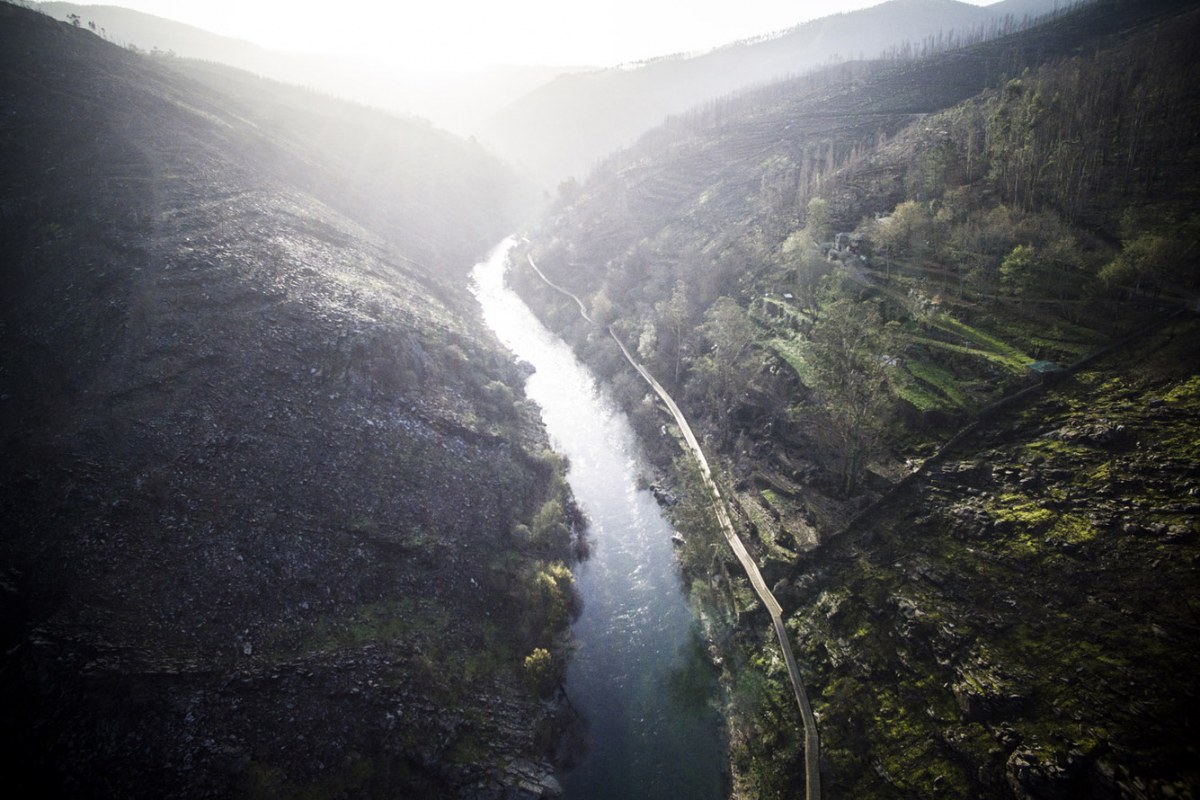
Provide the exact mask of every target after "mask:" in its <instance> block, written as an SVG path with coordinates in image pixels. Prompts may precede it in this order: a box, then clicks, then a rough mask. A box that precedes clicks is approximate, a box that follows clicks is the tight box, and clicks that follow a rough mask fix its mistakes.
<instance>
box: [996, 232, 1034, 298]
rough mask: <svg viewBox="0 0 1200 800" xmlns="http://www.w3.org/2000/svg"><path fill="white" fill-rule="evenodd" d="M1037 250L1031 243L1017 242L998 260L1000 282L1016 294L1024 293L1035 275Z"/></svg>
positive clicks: (1031, 283)
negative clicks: (1001, 259)
mask: <svg viewBox="0 0 1200 800" xmlns="http://www.w3.org/2000/svg"><path fill="white" fill-rule="evenodd" d="M1036 266H1037V251H1036V250H1035V249H1034V248H1033V246H1032V245H1028V244H1019V245H1017V246H1016V247H1014V248H1013V249H1012V252H1010V253H1009V254H1008V255H1006V256H1005V257H1004V260H1003V261H1001V262H1000V283H1001V285H1002V286H1004V287H1005V288H1006V289H1008V290H1009V291H1010V292H1012V293H1013V294H1016V295H1022V294H1026V293H1027V292H1028V291H1029V289H1030V288H1031V287H1032V285H1033V281H1034V278H1035V276H1036Z"/></svg>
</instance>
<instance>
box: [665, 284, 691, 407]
mask: <svg viewBox="0 0 1200 800" xmlns="http://www.w3.org/2000/svg"><path fill="white" fill-rule="evenodd" d="M657 310H658V314H659V316H660V317H661V318H662V319H663V320H664V322H665V323H666V326H667V330H668V331H670V334H671V340H672V344H673V345H674V351H675V369H674V375H675V384H674V385H675V386H676V387H678V386H679V369H680V365H681V363H682V361H683V348H684V335H683V332H684V331H685V330H686V329H687V324H688V321H689V320H690V319H691V303H690V301H689V300H688V290H687V284H686V283H684V282H683V281H676V282H675V290H674V291H673V292H671V299H670V300H666V301H664V302H661V303H659V304H658V308H657Z"/></svg>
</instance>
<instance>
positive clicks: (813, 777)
mask: <svg viewBox="0 0 1200 800" xmlns="http://www.w3.org/2000/svg"><path fill="white" fill-rule="evenodd" d="M526 257H527V258H528V260H529V266H531V267H533V270H534V272H536V273H537V274H538V277H540V278H541V279H542V280H543V281H544V282H545V283H546V285H547V286H549V287H550V288H552V289H554V290H556V291H558V292H559V293H561V294H563V295H565V296H567V297H569V298H570V299H572V300H574V301H575V303H576V305H578V306H579V313H580V314H581V315H582V316H583V318H584V319H586V320H587V321H588V322H592V324H595V323H594V322H593V321H592V318H591V317H589V316H588V314H587V309H586V307H585V306H584V305H583V302H582V301H581V300H580V299H579V298H578V297H576V296H575V295H574V294H572V293H571V292H569V291H567V290H566V289H564V288H563V287H561V286H559V285H557V284H555V283H554V282H552V281H551V280H550V279H549V278H547V277H546V275H545V274H544V273H543V272H542V271H541V270H540V269H538V266H537V264H535V263H534V261H533V256H526ZM608 335H609V336H611V337H612V340H613V341H614V342H616V343H617V347H619V348H621V353H622V354H624V356H625V360H626V361H628V362H629V364H630V365H631V366H632V367H633V368H634V369H635V370H637V372H638V374H639V375H641V376H642V379H643V380H645V381H646V383H647V384H649V385H650V388H652V389H653V390H654V392H655V394H657V395H658V396H659V399H661V400H662V401H663V403H664V404H666V406H667V410H668V411H670V412H671V416H672V417H673V418H674V419H675V424H676V425H678V426H679V430H680V431H681V432H682V433H683V438H684V440H685V441H686V442H687V446H688V449H689V450H690V451H691V453H692V455H693V456H694V457H695V459H696V462H697V463H698V464H699V466H700V475H701V477H702V478H703V479H704V485H705V486H707V487H708V491H709V494H710V496H711V498H712V507H713V511H714V512H715V513H716V515H717V521H718V522H719V523H720V525H721V531H722V532H723V533H724V534H725V541H726V542H728V543H729V547H730V548H731V549H732V550H733V553H734V555H735V556H737V559H738V561H739V562H740V563H741V565H742V569H744V570H745V571H746V576H747V577H748V578H749V579H750V585H751V586H753V587H754V591H755V593H756V594H757V595H758V598H759V600H760V601H762V604H763V606H764V607H765V608H766V609H767V613H769V614H770V615H771V623H772V624H773V625H774V627H775V636H776V637H777V638H778V639H779V648H780V649H781V650H782V651H783V660H784V662H785V663H786V664H787V670H788V676H789V677H790V678H791V682H792V691H793V693H794V694H795V696H796V704H797V706H798V707H799V709H800V718H801V719H802V720H803V721H804V795H805V798H806V800H819V798H820V797H821V743H820V738H819V737H818V735H817V720H816V717H815V716H814V715H813V712H812V706H810V705H809V702H808V695H807V693H805V691H804V682H803V681H802V680H801V677H800V669H799V667H797V666H796V658H795V656H794V655H793V654H792V644H791V641H790V640H789V639H788V635H787V628H786V627H785V626H784V624H783V609H782V608H781V607H780V605H779V601H778V600H776V599H775V595H773V594H771V590H770V589H769V588H767V583H766V581H764V580H763V576H762V573H761V572H760V571H759V569H758V564H756V563H755V562H754V559H753V558H751V556H750V553H749V552H748V551H747V550H746V545H745V544H743V543H742V540H741V537H739V536H738V535H737V531H736V529H734V527H733V520H731V519H730V518H729V511H728V509H727V507H726V505H725V500H724V499H723V498H722V497H721V490H720V488H719V487H718V486H717V482H716V481H715V480H713V477H712V472H711V470H709V468H708V459H707V458H705V456H704V451H703V450H702V449H701V448H700V442H699V441H698V440H697V439H696V436H695V434H694V433H692V427H691V426H690V425H689V424H688V421H687V418H686V417H685V416H684V415H683V412H682V411H681V410H680V409H679V406H678V405H677V404H676V403H675V400H674V398H672V397H671V395H670V394H668V393H667V390H666V389H664V388H663V387H662V384H660V383H659V382H658V381H657V380H655V378H654V376H653V375H651V374H650V371H649V370H647V369H646V368H645V367H644V366H642V365H641V364H639V363H638V362H637V361H636V360H635V359H634V357H633V356H632V355H631V354H630V352H629V350H627V349H626V348H625V345H624V343H623V342H622V341H621V340H620V339H618V338H617V335H616V333H614V332H613V329H612V328H611V327H609V328H608Z"/></svg>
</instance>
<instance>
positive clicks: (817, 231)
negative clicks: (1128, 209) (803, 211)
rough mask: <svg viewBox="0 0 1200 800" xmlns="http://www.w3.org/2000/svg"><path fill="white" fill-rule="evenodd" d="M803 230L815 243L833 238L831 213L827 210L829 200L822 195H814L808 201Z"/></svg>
mask: <svg viewBox="0 0 1200 800" xmlns="http://www.w3.org/2000/svg"><path fill="white" fill-rule="evenodd" d="M804 230H806V231H807V232H808V238H810V239H812V240H813V241H814V242H816V243H817V244H821V243H822V242H827V241H829V240H830V239H832V238H833V215H832V214H831V213H830V211H829V201H828V200H825V199H824V198H822V197H814V198H813V199H811V200H809V201H808V215H807V216H806V217H805V218H804Z"/></svg>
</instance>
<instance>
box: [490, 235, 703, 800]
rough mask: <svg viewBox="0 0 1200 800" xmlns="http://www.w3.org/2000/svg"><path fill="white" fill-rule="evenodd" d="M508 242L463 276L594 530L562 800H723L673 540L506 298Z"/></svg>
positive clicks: (616, 432) (596, 409) (632, 448)
mask: <svg viewBox="0 0 1200 800" xmlns="http://www.w3.org/2000/svg"><path fill="white" fill-rule="evenodd" d="M511 245H512V241H511V240H505V241H504V242H503V243H501V244H500V245H499V246H497V248H496V249H495V250H494V251H493V252H492V253H491V255H490V256H489V258H488V260H487V261H485V262H482V263H480V264H478V265H476V267H475V269H474V271H473V272H472V290H473V291H474V293H475V296H476V297H478V298H479V301H480V303H481V304H482V306H483V314H484V319H485V320H486V322H487V324H488V325H489V326H490V327H491V328H492V330H493V331H495V333H496V335H497V336H498V337H499V338H500V340H501V341H502V342H503V343H504V344H505V345H506V346H508V347H509V348H510V349H511V350H512V351H513V352H514V353H516V354H517V356H519V357H520V358H522V359H524V360H526V361H528V362H529V363H530V364H532V365H533V366H534V367H535V368H536V369H537V372H536V373H534V375H532V376H531V377H530V378H529V381H528V383H527V385H526V387H525V388H526V393H527V394H528V396H529V397H530V398H532V399H533V400H535V401H536V402H537V403H538V404H539V405H540V406H541V408H542V417H543V419H544V420H545V424H546V429H547V431H548V432H549V434H550V440H551V443H552V444H553V446H554V448H555V450H557V451H558V452H560V453H563V454H565V455H566V456H567V457H568V458H569V459H570V464H571V468H570V471H569V473H568V475H567V479H568V481H569V482H570V484H571V489H572V490H573V491H574V493H575V498H576V500H577V501H578V502H579V504H580V506H581V507H582V508H583V510H584V512H585V513H586V514H587V517H588V519H589V521H590V527H589V529H588V537H589V540H590V543H591V556H590V557H589V558H588V560H587V561H584V562H583V563H581V564H578V565H576V566H575V575H576V579H577V585H578V588H579V591H580V594H581V595H582V596H583V613H582V614H581V615H580V617H579V619H578V621H577V622H576V623H575V625H574V627H573V630H574V634H575V638H576V640H577V642H578V646H579V649H578V651H577V652H576V654H575V655H574V657H573V658H572V660H571V662H570V665H569V667H568V669H567V676H566V689H567V695H568V697H569V698H570V700H571V703H572V705H573V706H574V707H575V709H576V710H577V711H578V712H579V713H580V715H581V716H582V717H583V718H584V720H585V724H586V738H587V747H586V750H585V752H584V753H583V754H582V755H581V756H580V757H579V759H578V761H577V763H576V764H575V766H574V767H572V768H571V769H570V770H568V771H567V772H565V773H564V774H563V775H562V776H561V777H562V783H563V788H564V789H565V791H566V796H567V798H568V799H569V800H581V799H586V798H605V800H611V799H612V798H627V799H630V800H632V799H633V798H672V800H675V799H676V798H697V799H698V800H704V798H719V797H721V796H722V794H723V791H722V785H723V780H722V772H723V764H724V758H725V754H724V750H723V748H722V744H721V742H720V737H719V722H718V717H717V714H716V713H715V712H714V711H713V710H712V708H711V705H710V701H711V695H712V686H713V685H714V684H713V675H712V672H711V667H710V666H709V665H708V664H707V663H706V662H705V661H704V659H703V658H702V652H703V651H702V647H701V645H700V642H699V639H698V636H697V633H696V626H695V619H694V615H693V612H692V611H691V609H690V608H689V607H688V605H687V603H686V602H685V600H684V597H683V594H682V586H681V583H680V579H679V575H678V570H677V567H676V565H675V562H674V556H673V553H672V545H671V533H672V530H671V527H670V526H669V525H668V524H667V523H666V522H665V521H664V520H663V518H662V516H661V514H660V513H659V509H658V506H657V504H656V503H655V501H654V498H653V496H652V495H651V494H650V493H649V492H648V491H646V490H644V489H638V488H637V478H638V475H639V474H640V473H641V471H642V470H641V466H642V462H641V460H640V455H639V450H638V446H637V443H636V440H635V439H634V435H633V430H632V429H631V428H630V425H629V422H628V420H627V419H626V417H625V415H624V414H623V413H621V412H620V411H619V410H618V409H617V408H616V407H615V406H614V405H613V403H612V401H611V400H610V399H609V397H608V396H607V394H606V393H605V392H603V391H601V390H600V389H599V388H598V387H597V385H596V382H595V380H594V379H593V377H592V375H591V373H589V372H588V370H587V369H586V368H585V367H584V366H583V365H582V364H580V363H579V361H578V360H577V359H576V358H575V356H574V354H572V352H571V350H570V349H569V348H568V347H567V345H566V344H565V343H564V342H563V341H562V340H561V339H559V338H558V337H557V336H555V335H554V334H552V333H551V332H550V331H548V330H547V329H546V328H545V327H543V326H542V324H541V323H540V322H539V321H538V320H537V318H536V317H534V315H533V313H532V312H531V311H530V310H529V308H528V307H527V306H526V305H525V304H524V303H523V302H522V301H521V299H520V298H519V297H518V296H517V295H516V294H515V293H514V292H512V291H511V290H509V289H508V288H506V287H505V285H504V273H505V264H506V259H507V254H508V251H509V249H510V248H511Z"/></svg>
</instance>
